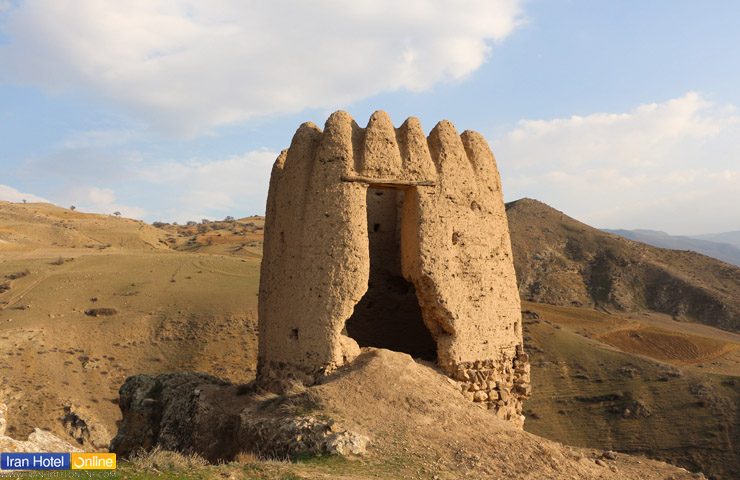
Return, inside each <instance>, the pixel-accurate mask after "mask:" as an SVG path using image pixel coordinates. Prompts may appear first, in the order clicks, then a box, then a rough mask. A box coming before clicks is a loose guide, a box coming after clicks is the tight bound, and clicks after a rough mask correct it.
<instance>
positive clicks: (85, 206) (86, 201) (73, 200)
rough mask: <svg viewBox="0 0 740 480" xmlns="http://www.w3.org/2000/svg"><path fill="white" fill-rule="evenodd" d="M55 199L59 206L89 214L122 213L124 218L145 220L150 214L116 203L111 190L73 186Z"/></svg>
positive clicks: (63, 189)
mask: <svg viewBox="0 0 740 480" xmlns="http://www.w3.org/2000/svg"><path fill="white" fill-rule="evenodd" d="M53 198H54V200H55V203H56V204H57V205H61V206H64V207H66V208H69V206H71V205H74V206H75V208H76V209H77V210H79V211H82V212H87V213H104V214H106V213H107V214H109V215H110V214H113V213H114V212H120V213H121V215H122V216H124V217H128V218H137V219H142V218H145V217H147V215H148V214H149V212H148V211H147V210H146V209H144V208H140V207H135V206H131V205H123V204H120V203H116V194H115V192H114V191H113V190H112V189H110V188H100V187H95V186H92V185H84V184H72V185H67V186H66V187H64V188H62V189H61V190H59V191H57V192H55V193H54V194H53Z"/></svg>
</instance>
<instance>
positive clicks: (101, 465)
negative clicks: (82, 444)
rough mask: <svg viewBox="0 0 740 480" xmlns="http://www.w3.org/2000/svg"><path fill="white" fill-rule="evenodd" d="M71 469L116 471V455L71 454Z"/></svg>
mask: <svg viewBox="0 0 740 480" xmlns="http://www.w3.org/2000/svg"><path fill="white" fill-rule="evenodd" d="M69 468H71V469H72V470H115V468H116V454H115V453H70V454H69Z"/></svg>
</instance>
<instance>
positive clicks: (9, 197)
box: [0, 185, 49, 203]
mask: <svg viewBox="0 0 740 480" xmlns="http://www.w3.org/2000/svg"><path fill="white" fill-rule="evenodd" d="M0 200H5V201H6V202H22V201H23V200H26V201H27V202H42V203H49V200H47V199H45V198H41V197H38V196H36V195H34V194H32V193H22V192H20V191H18V190H16V189H15V188H13V187H9V186H7V185H0Z"/></svg>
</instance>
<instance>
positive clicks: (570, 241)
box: [506, 198, 740, 332]
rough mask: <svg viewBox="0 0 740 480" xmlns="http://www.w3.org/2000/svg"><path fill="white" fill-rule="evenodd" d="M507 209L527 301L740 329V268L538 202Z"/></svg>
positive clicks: (517, 203)
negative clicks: (590, 222) (589, 221)
mask: <svg viewBox="0 0 740 480" xmlns="http://www.w3.org/2000/svg"><path fill="white" fill-rule="evenodd" d="M506 212H507V215H508V217H509V227H510V230H511V240H512V246H513V250H514V264H515V267H516V271H517V277H518V282H519V292H520V294H521V297H522V299H524V300H530V301H534V302H540V303H549V304H553V305H562V306H576V307H587V308H599V309H602V310H605V311H615V312H620V311H643V310H650V311H654V312H660V313H665V314H668V315H671V316H672V317H673V318H675V319H677V320H682V321H692V322H700V323H704V324H707V325H712V326H715V327H719V328H722V329H725V330H731V331H736V332H740V268H738V267H735V266H733V265H729V264H727V263H724V262H721V261H719V260H715V259H713V258H710V257H707V256H705V255H701V254H698V253H695V252H689V251H680V250H666V249H662V248H657V247H652V246H649V245H646V244H644V243H639V242H635V241H632V240H628V239H626V238H623V237H620V236H618V235H614V234H609V233H605V232H602V231H600V230H597V229H595V228H592V227H590V226H588V225H586V224H583V223H581V222H578V221H577V220H574V219H572V218H570V217H568V216H567V215H565V214H563V213H562V212H559V211H557V210H555V209H553V208H551V207H549V206H547V205H545V204H544V203H541V202H538V201H536V200H530V199H526V198H525V199H522V200H517V201H515V202H511V203H508V204H507V205H506Z"/></svg>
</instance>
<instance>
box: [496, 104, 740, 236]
mask: <svg viewBox="0 0 740 480" xmlns="http://www.w3.org/2000/svg"><path fill="white" fill-rule="evenodd" d="M738 138H740V118H738V116H736V114H735V108H734V107H733V106H717V105H715V104H714V103H712V102H710V101H708V100H707V99H706V98H704V97H703V96H702V95H701V94H698V93H695V92H690V93H687V94H686V95H684V96H682V97H679V98H675V99H672V100H669V101H667V102H664V103H651V104H646V105H640V106H638V107H637V108H635V109H634V110H633V111H631V112H629V113H595V114H592V115H587V116H582V117H581V116H573V117H571V118H563V119H553V120H523V121H521V122H519V124H518V125H517V128H516V129H514V130H513V131H511V132H509V133H508V134H506V135H504V136H503V137H502V138H500V139H498V140H497V141H495V142H493V149H494V153H495V154H496V157H497V158H498V159H499V168H500V169H501V172H502V177H503V183H504V191H505V192H506V196H507V199H508V200H511V199H514V198H519V197H523V196H529V197H535V198H538V199H540V200H543V201H545V202H548V203H552V204H554V205H553V206H555V207H557V208H558V209H560V210H563V211H565V212H566V213H568V214H570V215H573V216H576V217H577V218H579V219H580V220H583V221H585V222H587V223H590V224H593V225H595V226H600V227H609V228H655V229H662V230H666V231H669V232H672V233H704V232H713V231H723V230H736V229H737V228H738V225H740V208H737V205H740V188H739V187H740V142H738V141H737V139H738Z"/></svg>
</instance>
